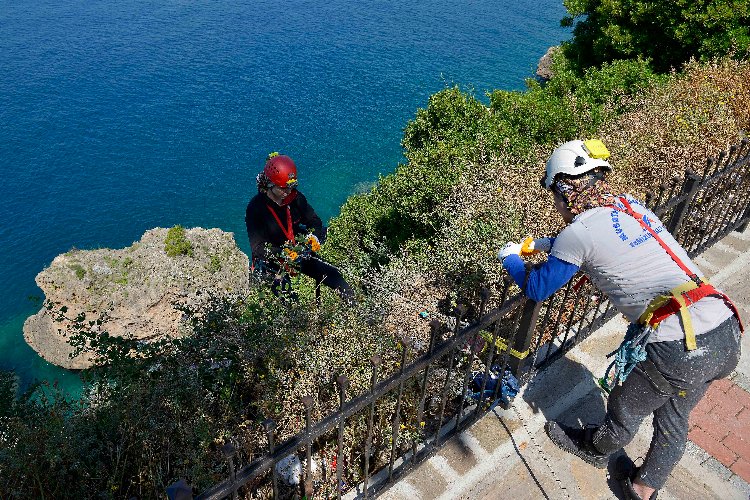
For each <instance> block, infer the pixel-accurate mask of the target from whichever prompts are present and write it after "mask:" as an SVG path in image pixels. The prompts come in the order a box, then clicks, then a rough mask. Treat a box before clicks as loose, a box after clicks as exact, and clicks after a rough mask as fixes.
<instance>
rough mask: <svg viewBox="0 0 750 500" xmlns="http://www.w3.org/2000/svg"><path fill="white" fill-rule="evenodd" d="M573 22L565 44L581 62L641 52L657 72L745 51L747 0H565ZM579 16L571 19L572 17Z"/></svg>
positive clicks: (749, 31) (749, 45)
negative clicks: (691, 59) (700, 0)
mask: <svg viewBox="0 0 750 500" xmlns="http://www.w3.org/2000/svg"><path fill="white" fill-rule="evenodd" d="M563 3H564V5H565V7H566V8H567V10H568V13H569V16H568V17H566V18H565V19H563V24H566V25H573V24H574V23H575V28H574V30H573V40H572V41H571V42H570V43H569V44H567V47H566V50H567V52H568V54H569V56H570V57H571V59H572V60H574V61H576V62H577V63H578V64H579V65H580V66H581V67H583V68H586V67H590V66H599V65H600V64H602V63H603V62H608V61H613V60H616V59H632V58H637V57H643V58H646V59H650V60H652V61H653V65H654V67H655V68H656V69H657V70H658V71H660V72H666V71H669V70H670V68H678V69H679V68H681V67H682V65H683V64H684V63H685V62H687V61H688V60H689V59H690V58H691V57H695V58H698V59H701V60H708V59H711V58H715V57H719V56H724V55H727V54H734V55H736V56H737V58H738V59H743V58H745V57H747V56H748V53H749V51H750V3H748V2H747V1H746V0H706V1H704V2H675V1H674V0H607V1H604V0H564V1H563ZM577 19H578V21H577V22H576V20H577Z"/></svg>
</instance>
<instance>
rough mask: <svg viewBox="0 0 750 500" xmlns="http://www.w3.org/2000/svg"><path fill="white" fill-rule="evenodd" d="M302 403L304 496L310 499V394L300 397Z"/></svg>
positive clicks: (311, 403) (311, 491)
mask: <svg viewBox="0 0 750 500" xmlns="http://www.w3.org/2000/svg"><path fill="white" fill-rule="evenodd" d="M302 404H303V405H304V407H305V432H306V433H307V437H306V439H305V496H306V497H307V498H308V499H310V498H312V494H313V478H312V442H311V440H310V422H311V420H312V415H311V412H312V406H313V398H312V396H304V397H303V398H302Z"/></svg>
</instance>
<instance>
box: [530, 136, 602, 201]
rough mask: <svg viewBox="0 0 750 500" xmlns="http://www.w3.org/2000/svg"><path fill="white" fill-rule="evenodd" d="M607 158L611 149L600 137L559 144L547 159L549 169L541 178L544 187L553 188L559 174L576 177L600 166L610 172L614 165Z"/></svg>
mask: <svg viewBox="0 0 750 500" xmlns="http://www.w3.org/2000/svg"><path fill="white" fill-rule="evenodd" d="M607 158H609V151H608V150H607V147H606V146H605V145H604V143H603V142H602V141H600V140H598V139H589V140H587V141H578V140H577V141H569V142H566V143H565V144H562V145H560V146H558V147H557V148H556V149H555V150H554V151H553V152H552V156H550V157H549V160H547V170H546V172H545V174H544V177H542V180H541V184H542V187H543V188H544V189H552V183H553V182H554V181H555V177H556V176H557V175H559V174H566V175H569V176H571V177H575V176H578V175H581V174H585V173H586V172H590V171H591V170H595V169H598V168H601V169H604V170H606V171H607V172H609V171H611V170H612V167H611V166H610V164H609V162H608V161H607Z"/></svg>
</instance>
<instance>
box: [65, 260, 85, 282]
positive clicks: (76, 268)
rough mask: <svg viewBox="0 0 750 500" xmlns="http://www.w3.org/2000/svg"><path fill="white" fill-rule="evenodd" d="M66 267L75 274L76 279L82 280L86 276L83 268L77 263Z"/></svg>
mask: <svg viewBox="0 0 750 500" xmlns="http://www.w3.org/2000/svg"><path fill="white" fill-rule="evenodd" d="M68 267H70V268H71V269H72V270H73V272H75V273H76V278H78V279H79V280H82V279H83V277H84V276H86V270H85V269H84V268H83V266H82V265H81V264H79V263H77V262H76V263H73V264H70V265H69V266H68Z"/></svg>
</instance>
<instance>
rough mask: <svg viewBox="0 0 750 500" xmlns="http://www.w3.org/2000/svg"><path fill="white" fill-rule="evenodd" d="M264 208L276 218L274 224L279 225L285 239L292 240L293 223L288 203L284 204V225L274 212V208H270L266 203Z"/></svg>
mask: <svg viewBox="0 0 750 500" xmlns="http://www.w3.org/2000/svg"><path fill="white" fill-rule="evenodd" d="M266 208H267V209H268V211H269V212H271V215H273V218H274V219H276V224H278V225H279V227H280V228H281V231H282V232H283V233H284V236H286V239H287V241H294V224H293V223H292V210H291V208H289V205H286V207H285V208H286V227H284V225H283V224H282V223H281V219H280V218H279V215H278V214H277V213H276V210H274V209H273V208H271V205H266Z"/></svg>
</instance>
